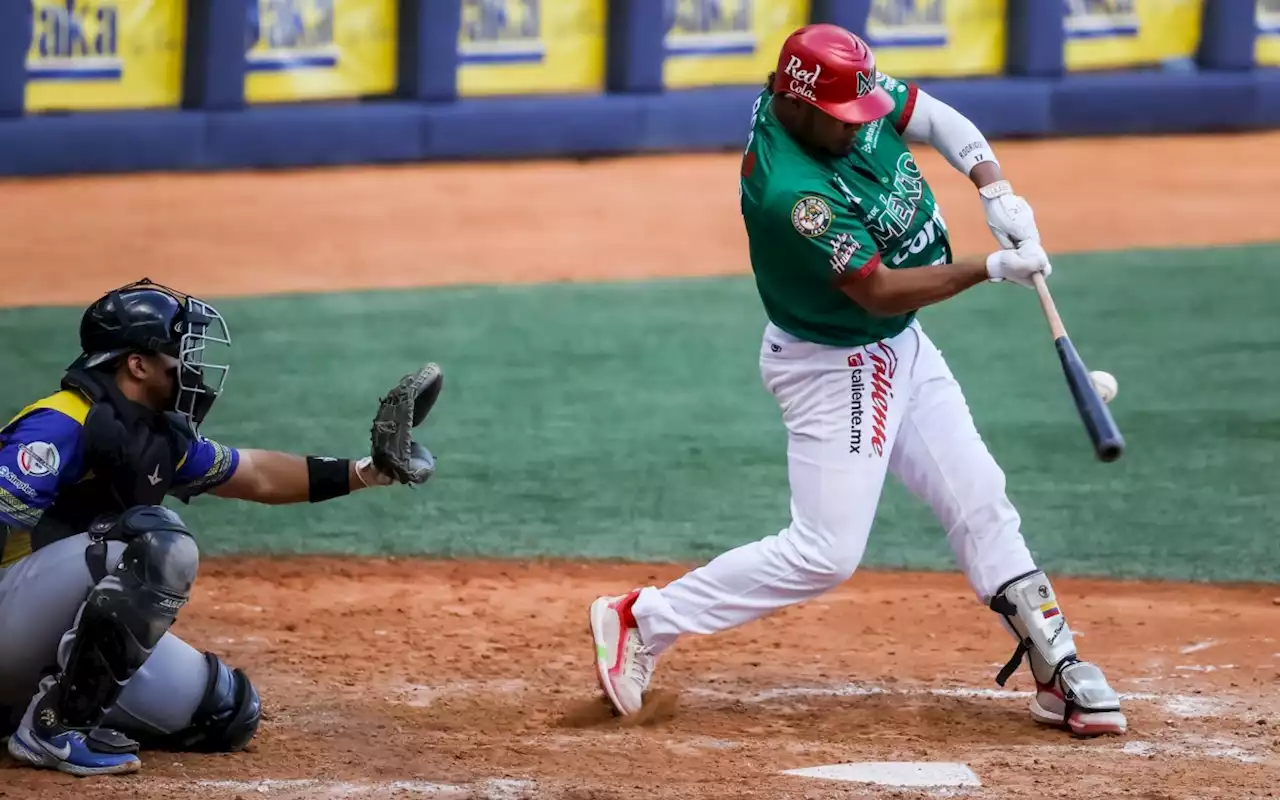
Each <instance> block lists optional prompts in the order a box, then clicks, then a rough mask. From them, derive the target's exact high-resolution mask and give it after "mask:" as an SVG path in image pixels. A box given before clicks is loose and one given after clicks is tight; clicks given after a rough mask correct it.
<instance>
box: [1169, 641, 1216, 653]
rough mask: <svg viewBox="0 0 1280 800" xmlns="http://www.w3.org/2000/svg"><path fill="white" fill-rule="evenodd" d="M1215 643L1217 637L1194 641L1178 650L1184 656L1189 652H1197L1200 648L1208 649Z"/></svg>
mask: <svg viewBox="0 0 1280 800" xmlns="http://www.w3.org/2000/svg"><path fill="white" fill-rule="evenodd" d="M1217 643H1218V640H1217V639H1205V640H1204V641H1203V642H1196V643H1195V644H1192V645H1188V646H1187V647H1184V648H1182V649H1181V650H1179V651H1178V652H1179V653H1182V654H1183V655H1184V656H1185V655H1189V654H1191V653H1199V652H1200V651H1201V650H1208V649H1209V648H1210V647H1213V646H1214V645H1215V644H1217Z"/></svg>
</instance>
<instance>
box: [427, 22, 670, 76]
mask: <svg viewBox="0 0 1280 800" xmlns="http://www.w3.org/2000/svg"><path fill="white" fill-rule="evenodd" d="M438 1H439V2H447V1H448V0H438ZM453 2H461V3H462V29H461V30H460V31H459V35H458V93H459V94H460V95H462V96H464V97H475V96H479V95H519V94H545V93H555V94H572V93H583V92H588V93H596V92H602V91H603V90H604V73H605V10H606V0H453ZM654 2H657V0H654Z"/></svg>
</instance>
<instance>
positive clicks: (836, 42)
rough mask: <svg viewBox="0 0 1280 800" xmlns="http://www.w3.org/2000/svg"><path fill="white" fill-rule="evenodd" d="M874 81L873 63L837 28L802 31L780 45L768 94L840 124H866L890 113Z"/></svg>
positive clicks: (859, 41)
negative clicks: (796, 100) (787, 97)
mask: <svg viewBox="0 0 1280 800" xmlns="http://www.w3.org/2000/svg"><path fill="white" fill-rule="evenodd" d="M878 75H879V73H878V72H877V71H876V57H875V55H874V54H873V53H872V52H871V48H870V47H868V46H867V43H866V42H864V41H862V39H860V38H858V37H857V36H855V35H854V34H852V33H850V32H849V31H847V30H845V29H844V28H841V27H839V26H838V25H827V24H817V25H806V26H805V27H803V28H801V29H799V30H797V31H796V32H795V33H793V34H791V35H790V36H789V37H787V40H786V41H785V42H783V44H782V52H781V53H780V54H779V55H778V69H777V72H776V73H774V78H773V91H774V92H775V93H782V94H790V95H794V96H796V97H798V98H800V99H801V100H803V101H805V102H807V103H809V104H810V105H812V106H815V107H817V108H819V109H821V110H822V111H825V112H826V113H828V114H830V115H831V116H833V117H835V118H836V119H838V120H840V121H842V122H849V123H863V122H871V121H873V120H877V119H880V118H881V117H883V116H884V115H886V114H888V113H889V112H890V111H892V110H893V98H892V97H891V96H890V95H889V93H888V92H886V91H885V90H884V87H882V86H881V85H880V84H879V82H877V80H876V78H877V77H878Z"/></svg>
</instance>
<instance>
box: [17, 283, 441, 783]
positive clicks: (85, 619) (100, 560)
mask: <svg viewBox="0 0 1280 800" xmlns="http://www.w3.org/2000/svg"><path fill="white" fill-rule="evenodd" d="M80 344H81V349H82V350H83V353H82V354H81V355H80V357H79V358H77V359H76V360H75V361H74V362H73V363H72V364H71V366H70V367H68V368H67V370H66V374H65V375H64V376H63V378H62V381H61V388H60V391H58V392H56V393H54V394H52V395H50V396H48V397H46V398H44V399H42V400H39V401H37V402H35V403H33V404H31V405H29V406H27V407H26V408H24V409H23V410H22V411H21V412H19V414H18V415H17V416H16V417H14V418H13V420H11V421H10V422H9V423H8V424H7V425H5V426H4V427H3V428H0V553H2V554H3V557H2V560H0V642H3V643H4V644H3V647H0V736H4V735H9V734H11V735H10V738H9V744H8V747H9V752H10V754H12V755H13V756H14V757H15V758H17V759H19V760H21V761H24V762H26V763H28V764H30V765H32V766H35V767H41V768H46V769H56V770H60V771H62V772H67V773H70V774H72V775H79V776H87V775H103V774H115V773H126V772H134V771H136V770H138V769H139V768H140V766H141V762H140V760H139V758H138V755H137V754H138V752H139V750H140V749H141V748H155V749H167V750H186V751H200V752H234V751H238V750H240V749H242V748H244V747H245V745H246V744H248V742H249V741H250V740H251V739H252V738H253V736H254V734H255V733H256V731H257V728H258V722H259V716H260V703H259V697H258V693H257V690H256V689H255V688H254V686H253V684H252V683H250V681H249V678H248V677H247V676H246V675H245V673H244V672H243V671H242V670H239V669H233V668H231V667H229V666H227V665H226V664H224V663H223V662H222V660H221V659H220V658H219V657H218V656H217V655H214V654H213V653H208V652H200V651H197V650H196V649H195V648H193V647H192V646H191V645H189V644H187V643H186V642H184V641H182V640H181V639H179V638H178V637H176V636H174V635H173V634H172V633H169V632H168V630H169V627H170V626H171V625H172V624H173V621H174V619H175V617H176V616H177V613H178V611H179V609H181V608H182V606H183V605H184V604H185V603H186V602H187V599H188V598H189V597H190V593H191V587H192V584H193V582H194V581H195V578H196V569H197V566H198V563H199V549H198V547H197V544H196V540H195V538H194V537H193V535H192V533H191V531H190V530H188V528H187V527H186V525H184V524H183V521H182V519H181V518H180V517H179V516H178V515H177V514H176V513H174V512H173V511H172V510H171V509H168V508H165V507H164V506H162V505H161V503H162V502H163V501H164V498H165V497H166V496H174V497H177V498H179V499H180V500H182V501H183V502H184V503H185V502H189V501H190V499H191V498H192V497H194V496H196V495H200V494H204V493H206V492H207V493H210V494H214V495H217V496H219V497H227V498H235V499H239V500H249V501H252V502H256V503H270V504H283V503H302V502H311V503H319V502H324V501H326V500H332V499H334V498H338V497H342V496H344V495H347V494H349V493H351V492H353V491H357V490H361V489H365V488H368V487H373V486H387V485H390V484H393V483H401V484H422V483H425V482H426V481H427V480H428V479H429V478H430V477H431V476H432V475H433V474H434V472H435V459H434V457H433V456H432V455H431V453H430V452H429V451H428V450H427V449H426V448H425V447H424V446H422V445H421V444H419V443H417V442H415V441H414V440H413V438H412V435H411V434H412V429H413V428H414V427H416V426H418V425H419V424H421V423H422V421H423V419H425V417H426V416H427V414H428V413H429V412H430V410H431V408H432V406H433V405H434V404H435V402H436V400H437V398H438V397H439V394H440V390H441V388H442V386H443V383H442V376H441V374H440V370H439V367H437V366H436V365H435V364H428V365H426V366H425V367H424V368H423V369H421V370H419V371H418V372H416V373H414V374H411V375H407V376H405V377H404V378H403V379H402V380H401V381H400V383H399V384H398V385H397V386H396V387H394V388H393V389H392V390H391V392H390V393H389V394H388V395H386V396H385V397H384V398H383V399H382V400H381V402H380V404H379V408H378V411H377V414H376V416H375V419H374V422H373V428H372V433H371V438H372V448H371V453H370V454H369V455H367V456H365V457H363V458H361V459H359V460H356V461H349V460H347V459H344V458H332V457H317V456H300V455H291V454H288V453H279V452H273V451H268V450H236V449H233V448H229V447H225V446H223V445H221V444H218V443H217V442H214V441H212V440H211V439H207V438H205V437H204V436H202V435H201V434H200V433H199V432H198V429H199V426H200V424H201V423H202V422H203V420H204V418H205V416H206V415H207V414H208V413H209V410H210V408H211V407H212V406H213V404H214V401H215V400H216V399H217V398H218V394H219V392H220V391H221V389H222V384H223V382H224V381H225V379H226V376H227V371H228V367H227V365H226V363H225V359H221V358H218V357H217V351H219V350H226V349H228V348H229V347H230V344H231V339H230V336H229V334H228V332H227V326H226V322H225V321H224V320H223V318H222V316H221V315H220V314H219V313H218V312H217V310H216V309H214V308H213V306H211V305H209V304H208V303H206V302H203V301H201V300H198V299H196V298H194V297H190V296H187V295H183V294H181V293H179V292H175V291H173V290H171V289H168V288H166V287H163V286H159V285H157V284H154V283H152V282H151V281H149V280H147V279H143V280H142V281H140V282H137V283H133V284H130V285H127V286H124V287H121V288H119V289H116V290H114V291H111V292H108V293H107V294H106V295H105V296H104V297H102V298H100V299H99V300H98V301H96V302H95V303H93V304H92V305H91V306H89V308H88V309H87V310H86V311H85V313H84V316H83V318H82V320H81V323H80ZM215 359H216V360H215ZM218 361H221V362H222V363H218Z"/></svg>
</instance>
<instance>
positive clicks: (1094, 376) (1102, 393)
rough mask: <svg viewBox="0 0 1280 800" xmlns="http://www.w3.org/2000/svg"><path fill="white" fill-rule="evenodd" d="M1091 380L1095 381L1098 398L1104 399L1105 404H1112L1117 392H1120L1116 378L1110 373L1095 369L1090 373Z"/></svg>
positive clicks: (1094, 386) (1094, 385)
mask: <svg viewBox="0 0 1280 800" xmlns="http://www.w3.org/2000/svg"><path fill="white" fill-rule="evenodd" d="M1089 380H1091V381H1093V388H1094V389H1097V390H1098V396H1099V397H1101V398H1102V402H1104V403H1110V402H1111V400H1112V398H1114V397H1115V396H1116V392H1118V391H1120V386H1119V384H1117V383H1116V376H1114V375H1112V374H1111V373H1110V372H1103V371H1102V370H1100V369H1095V370H1094V371H1093V372H1090V373H1089Z"/></svg>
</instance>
